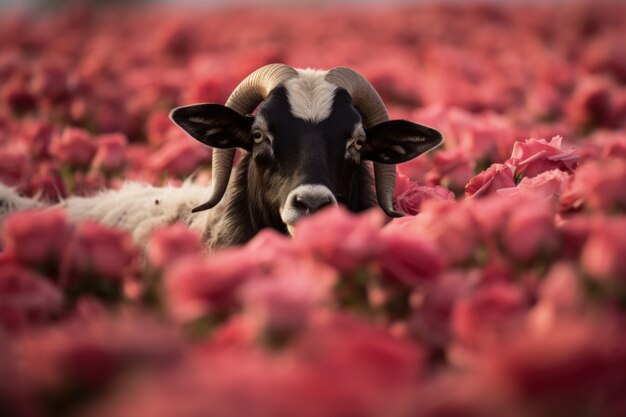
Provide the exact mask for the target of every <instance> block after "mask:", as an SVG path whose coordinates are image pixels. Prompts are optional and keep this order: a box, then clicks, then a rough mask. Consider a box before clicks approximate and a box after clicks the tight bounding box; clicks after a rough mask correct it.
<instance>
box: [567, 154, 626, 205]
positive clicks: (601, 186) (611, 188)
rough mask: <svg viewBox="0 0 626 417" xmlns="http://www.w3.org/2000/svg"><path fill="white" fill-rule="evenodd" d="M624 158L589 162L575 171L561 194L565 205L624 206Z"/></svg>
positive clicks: (625, 172) (625, 195) (625, 169)
mask: <svg viewBox="0 0 626 417" xmlns="http://www.w3.org/2000/svg"><path fill="white" fill-rule="evenodd" d="M625 181H626V161H624V160H619V159H607V160H604V161H602V162H600V161H597V162H596V161H590V162H587V163H585V164H583V165H582V166H581V167H580V168H579V169H577V170H576V175H575V176H574V179H573V181H572V182H571V184H570V187H569V188H568V189H567V190H566V191H565V192H564V193H563V195H562V196H561V203H562V205H564V206H565V207H567V208H579V207H581V206H583V205H584V206H585V207H587V208H589V209H592V210H602V211H609V212H610V211H613V210H618V211H619V210H622V209H623V207H626V188H625V187H624V186H623V185H624V183H625Z"/></svg>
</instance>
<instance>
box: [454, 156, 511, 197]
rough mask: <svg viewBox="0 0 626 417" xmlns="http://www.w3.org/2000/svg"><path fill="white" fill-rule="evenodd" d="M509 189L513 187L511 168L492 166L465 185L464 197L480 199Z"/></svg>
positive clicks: (507, 166) (502, 165)
mask: <svg viewBox="0 0 626 417" xmlns="http://www.w3.org/2000/svg"><path fill="white" fill-rule="evenodd" d="M509 187H515V180H514V179H513V170H512V167H511V166H510V165H508V164H493V165H491V166H490V167H489V168H487V169H486V170H485V171H483V172H481V173H480V174H478V175H476V176H475V177H474V178H472V179H471V180H470V181H469V183H467V185H466V186H465V196H466V197H480V196H484V195H488V194H493V193H495V192H496V191H498V190H499V189H502V188H509Z"/></svg>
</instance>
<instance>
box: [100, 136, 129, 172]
mask: <svg viewBox="0 0 626 417" xmlns="http://www.w3.org/2000/svg"><path fill="white" fill-rule="evenodd" d="M95 140H96V143H97V146H98V149H97V151H96V155H95V157H94V159H93V167H94V168H96V169H99V170H102V171H103V172H105V173H109V174H110V173H113V172H116V171H119V170H121V169H122V168H123V167H124V164H125V163H126V155H125V148H126V142H127V140H126V136H125V135H124V134H123V133H109V134H106V135H100V136H98V137H96V138H95Z"/></svg>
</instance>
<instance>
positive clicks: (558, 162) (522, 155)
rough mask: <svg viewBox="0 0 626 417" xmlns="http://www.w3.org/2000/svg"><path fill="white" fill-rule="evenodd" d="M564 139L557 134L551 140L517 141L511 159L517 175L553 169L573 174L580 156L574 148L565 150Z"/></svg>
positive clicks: (537, 173)
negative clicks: (562, 144)
mask: <svg viewBox="0 0 626 417" xmlns="http://www.w3.org/2000/svg"><path fill="white" fill-rule="evenodd" d="M562 140H563V138H562V137H560V136H555V137H553V138H552V140H551V141H550V142H547V141H546V140H545V139H527V140H526V141H525V142H523V143H522V142H515V145H513V152H512V153H511V159H510V160H509V161H510V163H512V164H513V165H515V175H524V176H525V177H534V176H537V175H539V174H541V173H542V172H544V171H549V170H552V169H560V170H561V171H565V172H567V173H570V174H571V173H572V172H573V171H574V168H576V163H577V161H578V158H579V156H578V154H577V153H576V151H575V150H574V149H570V150H568V151H563V150H562V149H561V141H562Z"/></svg>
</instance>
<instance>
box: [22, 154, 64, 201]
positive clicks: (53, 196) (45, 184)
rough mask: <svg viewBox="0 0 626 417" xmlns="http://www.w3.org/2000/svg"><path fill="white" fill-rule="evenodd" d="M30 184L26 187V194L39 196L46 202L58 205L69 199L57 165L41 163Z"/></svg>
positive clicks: (46, 162)
mask: <svg viewBox="0 0 626 417" xmlns="http://www.w3.org/2000/svg"><path fill="white" fill-rule="evenodd" d="M37 168H38V169H37V171H35V173H34V175H33V177H32V178H30V181H28V184H26V186H25V187H24V189H25V192H26V194H28V195H31V196H35V195H36V196H38V197H39V198H41V199H42V200H44V201H49V202H52V203H56V202H58V201H59V200H61V199H63V198H65V197H67V194H68V193H67V189H66V187H65V182H64V181H63V178H61V171H60V170H59V167H58V166H57V165H56V164H53V163H51V162H48V161H44V162H41V163H40V164H39V166H38V167H37Z"/></svg>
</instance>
